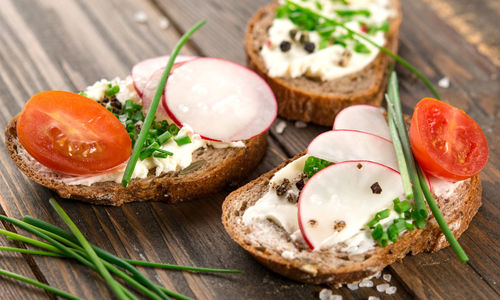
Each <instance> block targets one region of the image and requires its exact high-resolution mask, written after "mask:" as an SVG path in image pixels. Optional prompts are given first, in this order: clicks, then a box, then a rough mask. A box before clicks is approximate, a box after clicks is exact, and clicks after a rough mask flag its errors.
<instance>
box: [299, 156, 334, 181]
mask: <svg viewBox="0 0 500 300" xmlns="http://www.w3.org/2000/svg"><path fill="white" fill-rule="evenodd" d="M330 165H333V163H332V162H329V161H327V160H324V159H321V158H318V157H315V156H309V157H308V158H307V159H306V162H305V163H304V174H306V176H307V178H311V177H312V176H313V175H314V174H316V173H318V172H319V171H321V170H323V169H324V168H326V167H328V166H330Z"/></svg>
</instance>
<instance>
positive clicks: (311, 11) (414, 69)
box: [286, 0, 441, 100]
mask: <svg viewBox="0 0 500 300" xmlns="http://www.w3.org/2000/svg"><path fill="white" fill-rule="evenodd" d="M286 2H287V3H290V4H293V5H295V6H297V7H298V8H300V9H302V10H304V11H307V12H308V13H311V14H313V15H315V16H316V17H318V18H322V19H324V20H327V21H329V22H332V23H333V25H335V26H339V27H342V28H344V29H345V30H347V31H348V32H349V33H351V34H354V35H356V36H358V37H360V38H362V39H363V40H365V41H367V42H368V43H370V44H371V45H373V46H375V47H377V48H378V49H379V50H380V51H382V52H384V53H385V54H387V55H389V56H390V57H392V58H393V59H394V60H395V61H397V62H399V63H400V64H402V65H403V66H405V67H406V68H407V69H408V70H410V71H411V72H412V73H414V74H415V75H416V76H417V77H418V78H419V79H420V80H422V82H423V83H424V84H425V85H426V86H427V87H428V88H429V90H431V92H432V94H434V97H436V99H439V100H441V96H440V95H439V93H438V91H437V90H436V88H435V87H434V85H433V84H432V83H431V82H430V80H429V79H427V77H425V75H423V74H422V73H420V71H418V70H417V69H416V68H415V67H414V66H412V65H411V64H410V63H409V62H408V61H406V60H405V59H403V58H402V57H401V56H399V55H397V54H395V53H393V52H392V51H391V50H389V49H387V48H385V47H383V46H380V45H379V44H377V43H375V42H374V41H372V40H371V39H369V38H368V37H366V36H365V35H364V34H361V33H358V32H356V31H354V30H352V29H350V28H349V27H347V26H345V25H344V24H342V23H339V22H337V21H335V20H333V19H330V18H327V17H325V16H323V15H322V14H320V13H317V12H315V11H313V10H311V9H309V8H307V7H304V6H301V5H300V4H297V3H295V2H294V1H290V0H287V1H286Z"/></svg>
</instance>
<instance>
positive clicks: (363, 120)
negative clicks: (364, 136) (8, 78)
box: [333, 104, 392, 140]
mask: <svg viewBox="0 0 500 300" xmlns="http://www.w3.org/2000/svg"><path fill="white" fill-rule="evenodd" d="M333 129H334V130H339V129H351V130H358V131H363V132H368V133H372V134H375V135H378V136H380V137H383V138H384V139H388V140H392V139H391V133H390V132H389V125H388V124H387V121H386V119H385V117H384V114H383V110H382V109H381V108H380V107H377V106H372V105H365V104H362V105H353V106H349V107H347V108H345V109H343V110H342V111H340V112H339V113H338V114H337V117H336V118H335V122H334V123H333Z"/></svg>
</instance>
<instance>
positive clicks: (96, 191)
mask: <svg viewBox="0 0 500 300" xmlns="http://www.w3.org/2000/svg"><path fill="white" fill-rule="evenodd" d="M187 60H189V62H186V61H184V62H183V63H182V64H179V63H176V65H175V68H174V69H175V71H173V72H172V73H171V74H170V76H169V80H168V82H167V85H166V88H165V89H164V93H163V94H162V100H161V101H160V103H159V108H158V109H157V110H156V117H155V118H156V119H155V120H154V121H153V122H152V126H151V127H150V128H148V129H147V131H146V129H144V128H143V127H144V126H145V125H144V124H145V122H147V121H146V118H145V115H146V114H147V112H148V108H149V107H150V105H151V103H152V101H153V97H154V95H155V91H156V90H157V89H158V83H159V82H160V77H161V74H163V66H164V65H165V64H166V62H167V61H168V57H159V58H154V59H150V60H147V61H143V62H140V63H139V64H138V65H136V67H134V69H133V71H132V76H130V77H127V79H124V80H119V79H113V80H111V81H107V80H101V81H98V82H96V83H95V84H94V85H92V86H90V87H88V88H87V89H86V90H85V92H82V93H81V94H82V95H79V94H76V93H70V92H63V91H46V92H42V93H39V94H37V95H35V96H33V97H32V98H31V99H30V100H29V101H28V102H27V104H26V105H25V107H24V109H23V111H22V112H21V113H20V114H19V115H18V116H16V117H14V118H13V119H12V120H11V121H10V122H9V124H8V126H7V128H6V130H5V143H6V147H7V151H8V152H9V154H10V156H11V157H12V159H13V161H14V162H15V163H16V165H17V166H18V168H19V169H20V170H21V171H22V172H23V173H24V174H25V175H26V176H28V177H29V178H31V179H32V180H34V181H36V182H37V183H39V184H41V185H43V186H45V187H47V188H49V189H52V190H54V191H56V192H57V193H58V194H59V195H60V196H61V197H63V198H72V199H77V200H81V201H85V202H89V203H93V204H105V205H121V204H123V203H127V202H133V201H148V200H151V201H164V202H170V203H174V202H179V201H184V200H192V199H196V198H200V197H204V196H207V195H209V194H212V193H215V192H217V191H220V190H221V189H223V188H224V187H225V186H226V185H228V184H230V183H237V182H239V181H240V180H242V179H243V178H244V177H245V176H246V175H247V174H249V173H250V172H251V171H252V170H253V169H254V168H255V167H256V166H257V164H258V162H259V161H260V160H261V159H262V157H263V156H264V153H265V151H266V146H267V129H268V127H269V126H270V124H271V123H272V122H273V120H274V118H275V117H276V104H275V100H274V96H273V95H272V92H271V91H270V89H269V87H267V85H266V84H265V82H264V81H262V79H260V78H258V76H256V75H255V74H254V73H253V72H251V71H249V70H247V69H246V68H243V67H241V66H238V65H236V64H234V63H231V62H227V61H223V60H220V59H212V58H196V59H193V58H189V59H187ZM134 70H135V71H134ZM213 70H217V71H215V73H217V74H216V75H217V76H213V75H214V71H213ZM185 72H188V73H193V72H194V73H195V74H196V76H185V75H183V74H185ZM193 78H196V82H193V81H192V80H193ZM228 78H229V79H228ZM214 80H215V82H214ZM172 82H175V84H173V83H172ZM233 85H235V86H237V90H235V89H234V88H233ZM213 86H216V87H217V89H214V88H213ZM195 88H197V89H195ZM248 89H252V90H253V89H256V90H258V91H257V92H254V93H248V92H245V91H246V90H248ZM199 90H202V91H203V94H202V95H201V96H202V97H203V99H202V100H199V97H201V96H200V95H199V94H197V91H199ZM241 92H242V93H241ZM166 98H168V99H169V101H171V102H172V103H174V102H175V103H174V104H172V103H169V104H170V108H169V106H168V105H167V104H166V103H165V99H166ZM186 99H188V100H189V99H190V100H192V102H191V103H188V102H187V100H186ZM228 99H230V100H232V101H228ZM221 101H222V102H223V103H221ZM201 102H203V104H204V106H203V108H200V106H199V105H198V103H201ZM240 102H243V104H241V105H243V106H244V107H245V108H246V109H245V110H244V111H242V112H241V111H240V112H235V113H233V114H230V115H229V114H228V113H227V111H228V110H239V105H240ZM264 104H269V105H265V107H264V108H259V107H260V106H262V105H264ZM177 107H183V109H182V110H181V111H176V110H175V109H176V108H177ZM212 107H216V108H217V109H212ZM170 110H172V111H170ZM257 110H258V111H259V112H260V114H259V115H257V114H254V113H253V112H255V111H257ZM186 111H189V113H190V114H189V115H185V114H183V113H184V112H186ZM221 115H227V117H226V118H221ZM187 123H189V125H187ZM190 125H191V126H192V127H191V126H190ZM141 131H143V132H145V133H146V134H145V140H144V145H143V146H142V147H141V149H139V151H138V152H136V153H137V155H138V157H139V158H138V160H137V163H136V164H135V167H134V168H132V169H131V170H132V172H130V173H129V174H131V177H132V179H131V181H130V182H129V183H128V186H126V187H123V182H124V181H123V179H122V178H124V177H125V176H124V174H126V173H127V169H126V168H125V166H126V165H127V162H128V161H129V160H130V158H131V153H132V147H133V145H134V144H135V143H136V142H137V141H138V140H139V139H140V134H139V132H141Z"/></svg>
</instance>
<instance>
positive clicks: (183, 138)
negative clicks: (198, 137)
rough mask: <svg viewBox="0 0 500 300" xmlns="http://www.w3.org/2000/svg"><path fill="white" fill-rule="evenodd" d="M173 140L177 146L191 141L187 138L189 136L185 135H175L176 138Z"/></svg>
mask: <svg viewBox="0 0 500 300" xmlns="http://www.w3.org/2000/svg"><path fill="white" fill-rule="evenodd" d="M174 141H175V143H176V144H177V145H178V146H182V145H186V144H189V143H191V139H190V138H189V136H187V135H185V136H181V137H177V138H174Z"/></svg>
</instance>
